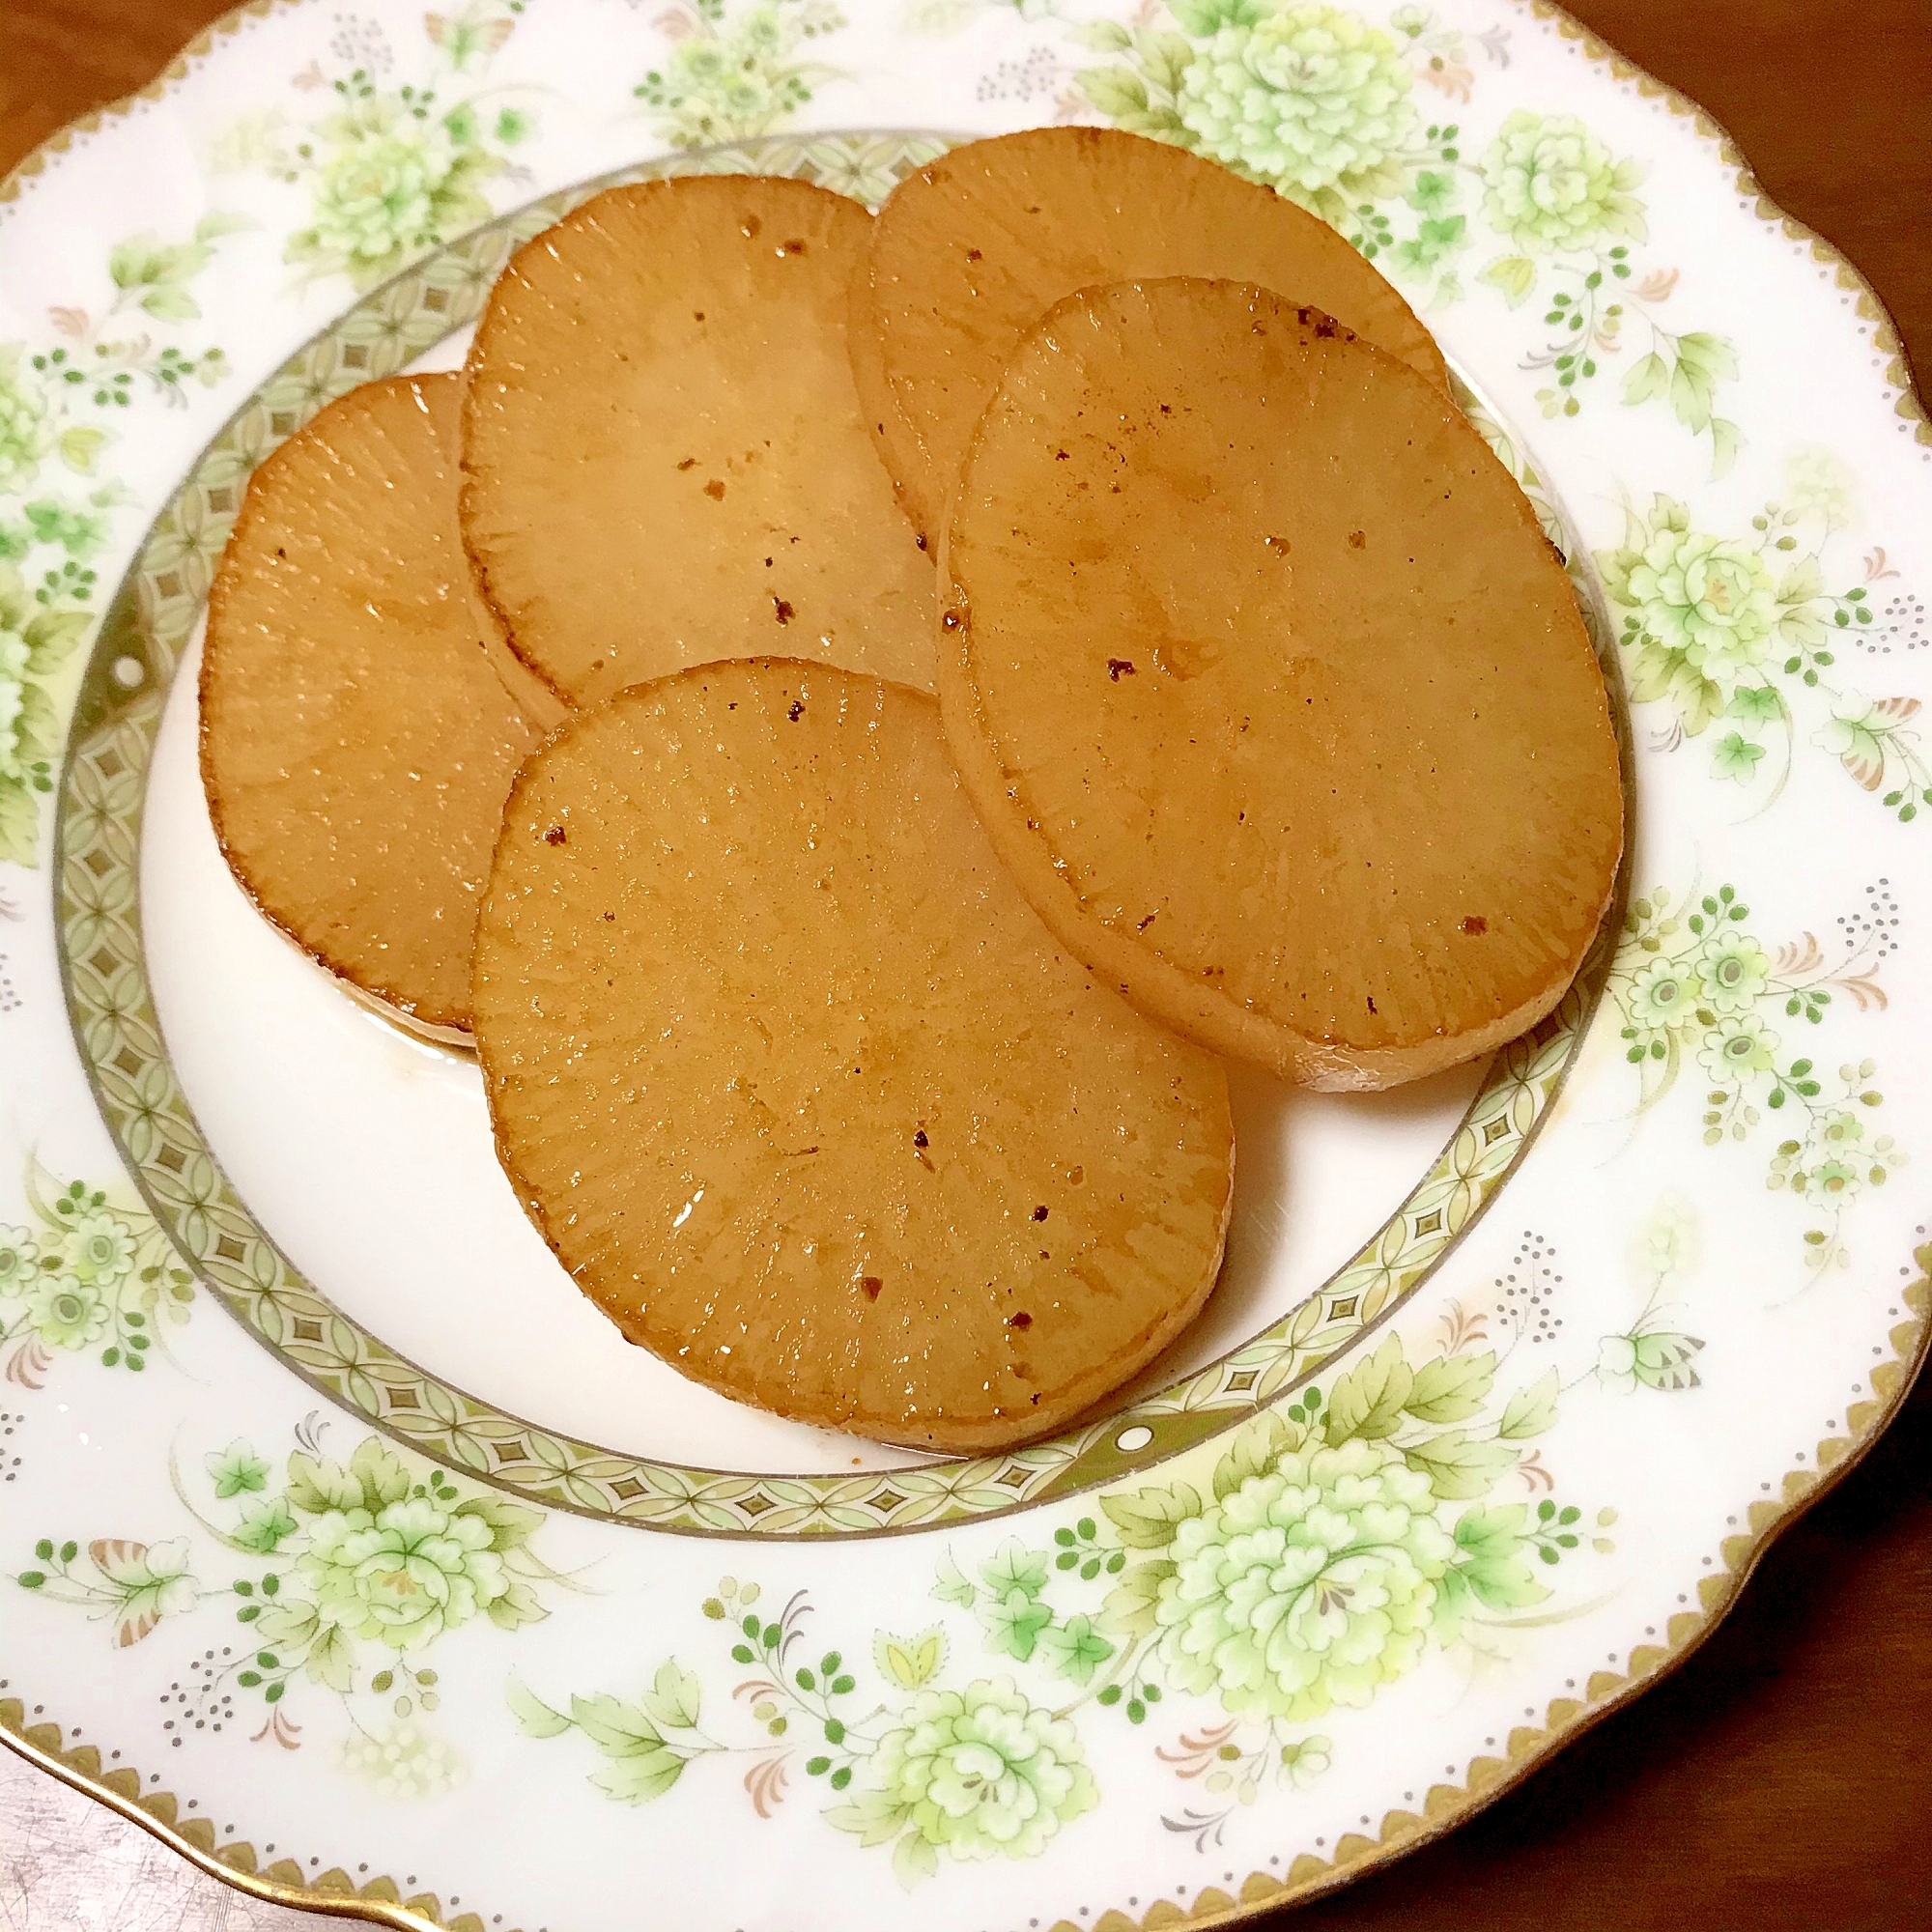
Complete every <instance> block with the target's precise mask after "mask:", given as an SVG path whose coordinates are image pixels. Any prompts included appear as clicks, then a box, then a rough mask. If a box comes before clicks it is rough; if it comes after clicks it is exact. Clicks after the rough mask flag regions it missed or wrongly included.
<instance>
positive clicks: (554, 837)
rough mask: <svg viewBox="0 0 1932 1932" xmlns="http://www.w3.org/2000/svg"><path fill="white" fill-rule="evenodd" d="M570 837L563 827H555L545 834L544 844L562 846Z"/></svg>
mask: <svg viewBox="0 0 1932 1932" xmlns="http://www.w3.org/2000/svg"><path fill="white" fill-rule="evenodd" d="M569 837H570V835H569V833H567V832H566V831H565V830H564V829H563V827H562V826H560V825H553V826H552V827H551V829H550V830H549V831H548V832H546V833H545V834H544V843H545V844H546V845H561V844H562V843H563V841H564V840H565V839H566V838H569Z"/></svg>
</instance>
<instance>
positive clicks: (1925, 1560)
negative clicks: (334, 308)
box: [0, 0, 1932, 1932]
mask: <svg viewBox="0 0 1932 1932" xmlns="http://www.w3.org/2000/svg"><path fill="white" fill-rule="evenodd" d="M221 11H223V9H222V6H221V4H220V0H0V167H7V166H11V165H12V164H13V162H14V160H15V159H16V158H17V157H18V156H19V155H20V154H22V153H23V152H24V151H25V150H26V149H28V148H29V147H31V146H33V145H34V143H36V142H37V141H40V140H43V139H44V138H45V136H46V135H48V134H50V133H52V132H53V131H54V130H55V129H56V128H59V127H60V126H61V125H62V124H63V123H65V122H67V121H69V120H71V119H72V118H73V116H75V115H77V114H80V113H82V112H84V111H85V110H86V109H87V108H89V107H92V106H95V105H97V104H99V102H101V101H104V100H107V99H112V98H114V97H115V96H117V95H120V94H125V93H127V92H128V91H129V90H131V89H133V88H136V87H138V86H140V85H141V84H142V83H144V82H145V81H147V80H148V79H149V78H150V77H151V76H152V75H153V74H154V73H155V72H156V71H157V70H158V69H159V68H161V67H162V66H163V65H164V64H165V63H166V62H167V60H168V59H169V57H170V56H171V55H172V54H173V53H174V52H175V50H176V48H177V47H178V46H180V44H181V43H183V42H185V40H187V39H188V37H189V36H190V35H192V34H193V33H194V32H195V31H196V30H197V29H198V28H200V27H201V26H202V25H203V24H204V23H205V22H206V21H207V20H209V19H211V18H212V17H213V16H214V15H215V14H218V13H220V12H221ZM1572 12H1574V13H1575V14H1577V15H1578V16H1579V17H1581V18H1582V19H1583V20H1584V21H1585V22H1586V23H1587V24H1588V25H1589V26H1590V27H1592V28H1594V29H1595V30H1596V31H1597V32H1598V33H1599V34H1601V35H1602V36H1603V37H1604V38H1605V40H1607V41H1608V42H1610V43H1611V44H1612V45H1614V46H1616V47H1618V48H1620V49H1621V50H1622V51H1623V52H1624V53H1626V54H1628V55H1629V56H1630V57H1631V58H1632V59H1633V60H1634V61H1636V62H1638V63H1639V64H1641V65H1642V66H1644V67H1646V68H1648V69H1649V70H1650V71H1651V72H1653V73H1655V74H1657V75H1658V76H1659V77H1660V78H1661V79H1663V80H1667V81H1669V82H1670V83H1671V84H1672V85H1674V86H1676V87H1678V88H1681V89H1682V90H1683V91H1684V92H1685V93H1686V94H1688V95H1690V97H1691V98H1692V99H1695V100H1697V101H1699V102H1701V103H1702V104H1703V105H1704V106H1705V107H1707V108H1708V109H1709V110H1710V111H1711V113H1713V114H1714V115H1716V116H1717V118H1718V119H1719V121H1721V122H1722V123H1723V124H1724V125H1725V126H1726V127H1727V128H1730V130H1731V132H1732V133H1733V134H1734V135H1736V137H1737V139H1738V143H1739V145H1740V146H1741V147H1742V148H1743V150H1744V152H1745V154H1746V155H1747V156H1749V158H1750V160H1751V162H1752V164H1753V165H1754V166H1755V168H1756V170H1757V173H1758V175H1759V177H1760V179H1761V180H1762V181H1763V183H1764V185H1765V189H1766V191H1767V192H1768V193H1769V194H1770V195H1771V196H1772V198H1773V199H1774V200H1776V202H1778V203H1779V204H1781V205H1782V206H1783V207H1784V208H1785V209H1787V210H1788V211H1789V212H1790V213H1793V214H1795V215H1797V216H1798V217H1799V218H1800V219H1801V220H1803V221H1805V222H1808V223H1809V224H1810V225H1811V226H1812V227H1813V228H1815V229H1817V230H1818V231H1819V232H1820V233H1821V234H1823V235H1825V236H1827V237H1828V238H1829V239H1830V240H1831V241H1834V242H1835V243H1836V244H1837V245H1838V246H1839V247H1840V248H1842V249H1843V250H1844V251H1845V253H1846V254H1847V255H1849V256H1850V257H1851V258H1852V260H1853V261H1855V262H1857V263H1858V265H1859V266H1860V267H1861V269H1862V270H1864V272H1865V273H1866V274H1867V275H1868V276H1869V277H1870V278H1871V280H1872V282H1873V283H1874V285H1875V286H1876V287H1877V289H1878V292H1879V294H1880V296H1881V297H1882V298H1884V300H1885V302H1886V304H1887V306H1888V307H1889V309H1890V310H1891V313H1892V315H1893V316H1894V317H1895V318H1896V320H1897V322H1898V325H1899V328H1900V331H1901V333H1902V334H1903V336H1904V338H1905V343H1906V348H1907V351H1908V353H1909V354H1910V355H1912V356H1913V358H1914V360H1915V362H1916V364H1917V366H1918V369H1920V370H1921V371H1925V372H1928V374H1932V0H1858V4H1856V5H1853V4H1851V0H1573V4H1572ZM1909 1184H1914V1185H1917V1184H1918V1183H1917V1182H1911V1183H1909ZM75 1802H76V1803H77V1802H78V1801H75ZM109 1822H111V1821H107V1820H104V1819H103V1821H102V1824H103V1826H104V1825H106V1824H107V1823H109ZM181 1876H182V1888H181V1891H180V1893H179V1895H178V1896H176V1897H173V1898H167V1899H164V1898H162V1897H160V1896H159V1895H158V1894H157V1893H156V1892H155V1891H144V1892H143V1893H142V1894H141V1896H142V1900H143V1903H142V1906H141V1909H140V1921H139V1922H138V1923H137V1922H134V1921H132V1920H130V1919H129V1918H128V1917H127V1916H125V1914H124V1915H121V1916H118V1917H115V1918H113V1919H112V1920H111V1922H112V1923H113V1924H114V1925H115V1927H116V1932H153V1928H158V1927H160V1926H162V1925H166V1926H167V1927H169V1928H170V1932H176V1928H179V1932H204V1928H208V1927H213V1926H215V1925H220V1924H226V1923H229V1922H231V1921H230V1919H229V1917H228V1913H227V1910H226V1908H225V1907H224V1906H223V1905H221V1904H220V1903H219V1902H211V1901H209V1900H208V1898H207V1894H206V1892H205V1890H204V1889H203V1888H205V1887H206V1886H207V1885H208V1884H210V1883H211V1882H210V1881H205V1880H200V1879H197V1878H195V1877H194V1876H193V1875H192V1874H190V1873H188V1872H186V1871H185V1869H184V1871H183V1873H182V1875H181ZM63 1895H65V1896H71V1895H73V1894H72V1889H71V1886H68V1887H66V1888H64V1889H63ZM150 1901H152V1914H151V1912H150ZM130 1902H131V1900H130ZM8 1921H9V1923H10V1924H11V1923H18V1922H22V1921H18V1920H15V1919H14V1918H13V1915H12V1912H11V1910H10V1912H9V1914H8ZM24 1922H25V1923H27V1924H30V1925H35V1926H38V1925H40V1924H42V1923H44V1924H45V1925H46V1926H47V1927H49V1928H51V1927H52V1925H53V1924H54V1922H55V1921H54V1920H52V1919H44V1920H42V1919H38V1918H32V1917H29V1918H27V1919H26V1920H25V1921H24ZM89 1922H97V1921H96V1920H95V1919H94V1918H92V1916H90V1919H89ZM98 1922H99V1923H101V1924H103V1925H104V1924H107V1923H109V1922H110V1920H109V1919H107V1918H101V1919H99V1920H98ZM256 1922H260V1923H264V1924H266V1923H267V1922H269V1921H268V1920H267V1919H263V1920H260V1921H256ZM274 1922H275V1923H277V1924H280V1923H282V1922H283V1920H282V1919H281V1918H280V1916H279V1915H277V1916H276V1918H275V1920H274ZM1277 1922H1278V1923H1280V1924H1282V1925H1283V1927H1284V1932H1286V1927H1287V1925H1288V1923H1289V1922H1290V1920H1289V1918H1286V1917H1285V1918H1283V1919H1282V1920H1280V1921H1277ZM1292 1922H1293V1927H1294V1932H1318V1929H1319V1932H1341V1928H1343V1927H1349V1928H1355V1932H1368V1928H1371V1927H1375V1928H1381V1927H1389V1928H1395V1927H1402V1928H1404V1932H1418V1929H1419V1928H1435V1927H1452V1928H1463V1927H1483V1928H1486V1932H1505V1928H1515V1927H1522V1928H1525V1932H1528V1928H1534V1932H1572V1928H1575V1932H1649V1928H1653V1927H1655V1928H1658V1932H1678V1928H1682V1927H1692V1928H1697V1932H1726V1928H1732V1927H1735V1928H1739V1932H1783V1928H1787V1927H1788V1928H1791V1932H1822V1928H1827V1927H1830V1928H1835V1929H1836V1932H1854V1929H1855V1928H1863V1927H1871V1928H1874V1932H1878V1928H1884V1932H1905V1928H1907V1927H1910V1926H1915V1925H1919V1924H1926V1923H1932V1378H1928V1380H1927V1382H1926V1383H1925V1384H1924V1385H1922V1386H1921V1387H1920V1388H1919V1390H1918V1394H1917V1396H1916V1397H1915V1398H1914V1399H1913V1400H1912V1402H1911V1403H1910V1404H1909V1405H1908V1406H1907V1407H1906V1410H1905V1412H1904V1414H1903V1415H1901V1416H1900V1418H1899V1419H1898V1421H1897V1423H1896V1424H1895V1425H1894V1426H1893V1428H1892V1429H1891V1431H1890V1433H1889V1435H1887V1436H1886V1438H1885V1439H1884V1440H1883V1441H1882V1442H1881V1443H1880V1444H1879V1445H1878V1447H1877V1448H1876V1449H1875V1450H1874V1451H1873V1453H1872V1454H1871V1455H1870V1456H1869V1457H1868V1458H1867V1459H1866V1460H1865V1462H1864V1463H1862V1464H1861V1466H1860V1467H1859V1468H1858V1469H1856V1470H1854V1471H1853V1472H1852V1473H1851V1475H1850V1476H1849V1477H1847V1478H1846V1480H1845V1481H1844V1482H1843V1484H1842V1485H1841V1486H1840V1487H1839V1488H1838V1489H1837V1490H1835V1491H1834V1492H1833V1493H1832V1494H1831V1495H1829V1496H1828V1497H1827V1498H1826V1499H1825V1500H1824V1501H1823V1502H1821V1503H1819V1504H1818V1505H1817V1506H1816V1507H1815V1508H1814V1509H1813V1510H1812V1511H1811V1512H1810V1513H1809V1514H1808V1515H1807V1516H1805V1517H1804V1519H1803V1520H1801V1521H1800V1522H1798V1523H1797V1524H1796V1525H1795V1526H1794V1527H1793V1528H1792V1529H1790V1530H1789V1531H1788V1532H1787V1533H1786V1535H1785V1536H1784V1538H1783V1539H1782V1541H1781V1542H1780V1543H1779V1544H1778V1546H1777V1547H1776V1549H1774V1550H1773V1552H1772V1553H1771V1555H1770V1556H1769V1558H1768V1559H1767V1560H1766V1562H1765V1564H1764V1566H1763V1568H1762V1569H1761V1570H1760V1572H1759V1574H1758V1576H1757V1577H1756V1578H1755V1580H1754V1581H1753V1582H1752V1583H1751V1585H1750V1587H1749V1589H1748V1590H1747V1591H1746V1593H1745V1595H1744V1598H1743V1600H1742V1602H1741V1604H1740V1605H1739V1606H1738V1607H1737V1608H1736V1609H1735V1610H1734V1611H1733V1612H1732V1613H1731V1616H1730V1618H1729V1620H1728V1621H1727V1622H1726V1623H1725V1624H1724V1625H1723V1626H1722V1627H1721V1628H1720V1629H1719V1631H1718V1633H1717V1634H1716V1635H1715V1636H1713V1637H1712V1638H1711V1640H1710V1641H1709V1642H1708V1643H1706V1644H1705V1646H1704V1648H1703V1649H1702V1650H1701V1651H1699V1652H1698V1653H1697V1654H1696V1655H1695V1656H1694V1657H1693V1658H1692V1659H1691V1660H1690V1662H1688V1663H1686V1664H1685V1665H1684V1666H1683V1667H1682V1668H1681V1669H1680V1670H1678V1671H1677V1673H1676V1674H1675V1675H1674V1676H1673V1677H1671V1678H1669V1679H1668V1680H1666V1681H1665V1682H1664V1683H1662V1684H1661V1685H1660V1686H1659V1687H1658V1688H1657V1689H1656V1690H1652V1691H1651V1692H1650V1693H1649V1694H1648V1695H1647V1696H1645V1697H1644V1698H1642V1699H1641V1700H1640V1701H1639V1702H1638V1703H1637V1704H1636V1705H1634V1706H1633V1707H1632V1708H1631V1709H1630V1710H1628V1711H1625V1712H1623V1713H1621V1714H1620V1715H1619V1716H1617V1717H1615V1718H1612V1719H1610V1720H1609V1721H1608V1722H1606V1723H1605V1724H1603V1725H1600V1726H1599V1727H1598V1728H1597V1729H1596V1730H1595V1731H1593V1732H1592V1733H1590V1734H1589V1735H1588V1736H1586V1737H1584V1738H1583V1739H1581V1740H1580V1741H1579V1742H1577V1744H1575V1745H1573V1746H1572V1747H1570V1749H1569V1750H1567V1751H1565V1752H1564V1753H1563V1754H1562V1755H1561V1756H1560V1757H1558V1758H1557V1759H1556V1760H1555V1762H1554V1763H1552V1764H1551V1765H1549V1766H1548V1767H1547V1768H1546V1769H1544V1770H1543V1771H1542V1772H1540V1773H1538V1774H1537V1776H1534V1777H1533V1778H1531V1779H1530V1780H1529V1782H1528V1783H1527V1784H1525V1785H1524V1786H1523V1787H1522V1788H1521V1789H1520V1790H1519V1791H1516V1792H1514V1793H1512V1794H1511V1795H1510V1796H1509V1797H1507V1798H1505V1799H1504V1800H1502V1801H1501V1802H1500V1803H1498V1804H1496V1805H1494V1806H1493V1807H1492V1809H1491V1810H1489V1811H1488V1812H1486V1813H1484V1814H1483V1815H1482V1816H1481V1817H1479V1818H1477V1819H1476V1820H1474V1821H1473V1822H1472V1823H1471V1824H1470V1825H1468V1826H1467V1827H1466V1828H1465V1829H1463V1831H1460V1832H1458V1833H1454V1834H1453V1835H1452V1836H1450V1837H1449V1838H1447V1839H1445V1840H1444V1841H1443V1842H1442V1843H1440V1844H1438V1845H1435V1846H1432V1847H1430V1848H1429V1849H1428V1850H1426V1851H1423V1852H1420V1853H1418V1854H1417V1855H1416V1856H1415V1857H1413V1858H1411V1859H1408V1860H1406V1861H1404V1862H1402V1863H1401V1864H1399V1865H1397V1866H1394V1867H1392V1868H1391V1869H1389V1870H1388V1871H1386V1872H1383V1873H1380V1874H1378V1875H1377V1876H1375V1877H1372V1878H1369V1879H1366V1880H1364V1881H1363V1882H1362V1883H1361V1884H1359V1885H1357V1886H1355V1887H1352V1888H1351V1889H1349V1890H1347V1891H1345V1892H1342V1893H1339V1894H1337V1895H1336V1896H1335V1897H1334V1898H1332V1899H1330V1900H1327V1901H1325V1902H1322V1903H1319V1904H1317V1905H1314V1906H1311V1907H1309V1908H1306V1909H1305V1910H1303V1911H1301V1912H1300V1913H1298V1914H1294V1915H1293V1918H1292Z"/></svg>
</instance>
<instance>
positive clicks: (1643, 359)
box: [1624, 349, 1670, 561]
mask: <svg viewBox="0 0 1932 1932" xmlns="http://www.w3.org/2000/svg"><path fill="white" fill-rule="evenodd" d="M1669 387H1670V364H1669V363H1668V362H1666V361H1665V360H1664V359H1663V357H1662V355H1659V354H1658V353H1657V351H1656V350H1654V349H1653V350H1652V351H1651V352H1650V354H1649V355H1643V356H1639V357H1638V359H1637V360H1636V361H1635V362H1634V364H1633V365H1632V367H1631V372H1630V374H1629V375H1628V376H1626V377H1625V378H1624V407H1625V408H1626V409H1633V410H1634V409H1636V408H1638V407H1639V406H1640V405H1641V404H1644V403H1648V402H1652V401H1654V400H1655V399H1656V398H1657V397H1659V396H1661V395H1663V394H1664V393H1665V392H1666V391H1667V390H1668V389H1669ZM1634 560H1635V559H1634V557H1633V561H1634Z"/></svg>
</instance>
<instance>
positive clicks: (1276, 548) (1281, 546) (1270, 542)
mask: <svg viewBox="0 0 1932 1932" xmlns="http://www.w3.org/2000/svg"><path fill="white" fill-rule="evenodd" d="M1262 541H1263V542H1264V544H1266V545H1267V547H1268V549H1269V550H1271V551H1273V552H1274V554H1275V555H1277V556H1286V555H1287V554H1288V548H1289V546H1288V539H1287V538H1286V537H1264V538H1263V539H1262Z"/></svg>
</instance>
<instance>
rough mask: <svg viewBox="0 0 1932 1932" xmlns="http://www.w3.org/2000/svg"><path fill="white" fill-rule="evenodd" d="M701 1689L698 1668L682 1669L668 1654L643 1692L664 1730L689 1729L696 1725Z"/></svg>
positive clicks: (647, 1706)
mask: <svg viewBox="0 0 1932 1932" xmlns="http://www.w3.org/2000/svg"><path fill="white" fill-rule="evenodd" d="M702 1692H703V1687H702V1686H701V1685H700V1684H699V1683H698V1681H697V1676H696V1672H695V1671H690V1670H684V1669H680V1668H679V1666H678V1663H677V1661H676V1660H675V1659H674V1658H667V1659H666V1660H665V1662H663V1663H661V1664H659V1665H658V1674H657V1676H656V1677H655V1678H654V1679H653V1680H652V1683H651V1688H650V1689H649V1690H646V1691H645V1692H644V1709H645V1710H646V1711H648V1712H649V1713H650V1715H651V1717H652V1718H653V1719H655V1720H656V1721H657V1723H658V1724H660V1725H661V1726H662V1727H663V1728H664V1729H665V1730H668V1731H689V1730H692V1729H695V1728H696V1723H697V1706H698V1699H699V1697H700V1696H701V1695H702Z"/></svg>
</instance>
